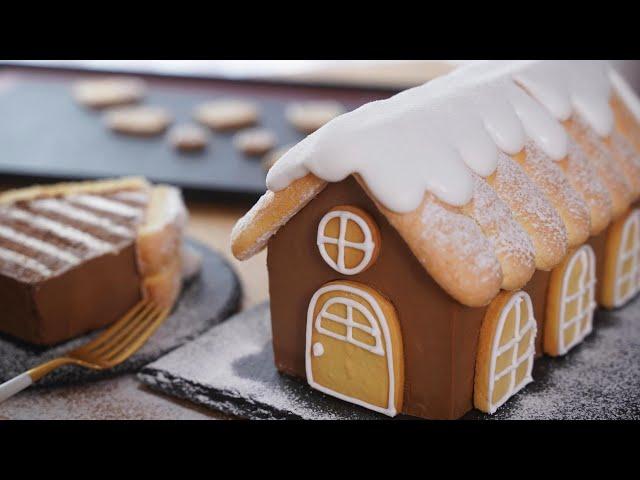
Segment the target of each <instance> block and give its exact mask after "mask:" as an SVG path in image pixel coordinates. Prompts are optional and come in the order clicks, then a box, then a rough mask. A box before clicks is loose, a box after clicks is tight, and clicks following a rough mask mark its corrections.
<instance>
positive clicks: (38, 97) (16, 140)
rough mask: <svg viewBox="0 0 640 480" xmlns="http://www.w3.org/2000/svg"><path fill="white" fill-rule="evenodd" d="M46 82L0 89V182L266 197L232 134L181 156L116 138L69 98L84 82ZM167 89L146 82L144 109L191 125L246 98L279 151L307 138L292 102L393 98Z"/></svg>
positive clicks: (254, 162) (210, 85)
mask: <svg viewBox="0 0 640 480" xmlns="http://www.w3.org/2000/svg"><path fill="white" fill-rule="evenodd" d="M1 72H2V71H1V70H0V73H1ZM42 75H43V77H42V79H41V78H40V77H38V76H37V75H36V76H35V77H27V79H22V77H18V78H17V80H15V81H13V82H11V83H10V84H8V85H7V86H5V87H4V88H2V89H0V112H2V114H1V115H0V145H2V152H1V153H0V176H4V177H8V178H9V179H11V180H15V179H20V178H25V179H31V181H33V180H38V181H39V180H60V179H71V180H73V179H86V178H100V177H114V176H124V175H144V176H146V177H147V178H149V179H150V180H152V181H154V182H167V183H171V184H174V185H177V186H179V187H182V188H183V189H185V190H187V193H190V192H198V193H202V192H204V193H205V194H206V193H210V194H211V193H216V194H222V195H225V194H226V195H236V196H243V197H247V198H249V197H251V198H253V197H256V196H258V195H261V194H262V193H264V190H265V177H266V172H265V171H264V169H263V167H262V166H261V163H260V157H248V156H245V155H244V154H242V153H241V152H239V151H238V150H237V149H236V148H235V147H234V146H233V142H232V138H233V132H230V133H219V132H213V131H211V137H210V142H209V145H208V148H207V149H205V150H204V151H202V152H178V151H176V150H175V149H174V148H173V147H172V146H171V145H170V144H169V143H168V142H167V140H166V138H165V135H157V136H154V137H133V136H127V135H122V134H118V133H114V132H111V131H110V130H109V129H108V128H106V127H105V125H104V124H103V119H102V113H101V112H99V111H94V110H91V109H87V108H84V107H82V106H80V105H78V104H77V103H76V102H75V101H74V100H73V98H72V96H71V84H72V82H73V80H75V79H77V78H80V77H83V76H87V75H83V74H82V73H75V74H73V75H70V74H67V77H63V78H62V79H60V78H57V77H56V78H55V79H54V80H55V81H54V80H51V79H49V78H48V76H46V75H45V74H42ZM0 80H1V78H0ZM168 82H169V80H161V79H156V80H155V81H154V80H149V81H148V85H149V92H148V95H147V97H146V98H145V100H144V102H142V103H143V104H145V105H159V106H163V107H165V108H167V109H168V110H169V111H170V112H171V114H172V115H173V117H174V124H176V123H183V122H193V119H192V114H193V111H194V109H195V107H196V106H197V105H198V104H199V103H201V102H203V101H207V100H212V99H216V98H221V97H225V98H228V97H239V98H246V99H249V100H251V101H254V102H256V103H257V105H258V106H259V108H260V111H261V119H260V122H259V125H260V126H264V127H267V128H269V129H271V130H273V131H274V132H275V134H276V136H277V138H278V145H288V144H293V143H297V142H299V141H300V140H302V138H304V135H302V134H301V133H299V132H297V131H296V130H295V129H294V128H293V127H292V126H290V125H289V124H288V122H287V120H286V119H285V117H284V110H285V108H286V105H287V104H288V103H289V102H290V101H292V100H300V99H311V98H313V99H318V98H321V99H322V98H324V99H332V98H336V99H338V100H340V101H341V102H342V103H344V105H345V107H347V108H348V109H353V108H356V107H358V106H360V105H362V104H363V103H366V102H368V101H370V100H375V99H378V98H384V97H387V96H390V95H391V93H380V92H377V93H374V92H369V93H367V92H364V93H363V92H357V91H351V90H344V89H343V90H340V89H318V88H316V89H313V88H305V87H294V86H291V87H289V88H286V87H283V86H279V87H278V86H268V85H260V84H255V85H253V84H243V83H242V82H231V81H226V82H225V81H221V80H218V81H215V82H214V81H211V82H205V81H200V82H199V83H198V84H197V85H196V86H194V85H193V82H194V80H191V83H189V81H187V80H184V82H183V83H180V82H177V81H174V82H173V83H168ZM176 82H177V83H176Z"/></svg>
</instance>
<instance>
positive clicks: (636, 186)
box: [609, 131, 640, 197]
mask: <svg viewBox="0 0 640 480" xmlns="http://www.w3.org/2000/svg"><path fill="white" fill-rule="evenodd" d="M609 145H610V146H611V150H612V151H613V153H614V155H615V156H616V157H617V158H618V161H619V162H620V166H621V168H622V171H623V172H624V174H625V177H626V178H627V180H628V182H629V186H630V187H631V189H632V191H633V195H634V197H637V196H638V195H639V194H640V155H638V153H637V152H636V150H635V148H633V146H632V145H631V143H630V142H629V140H627V139H626V137H625V136H624V135H622V134H621V133H619V132H617V131H614V132H613V133H612V134H611V137H610V143H609Z"/></svg>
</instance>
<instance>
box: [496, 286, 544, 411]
mask: <svg viewBox="0 0 640 480" xmlns="http://www.w3.org/2000/svg"><path fill="white" fill-rule="evenodd" d="M522 302H526V306H527V317H528V318H529V320H528V321H527V323H526V325H525V326H524V328H522V329H520V317H521V312H520V304H521V303H522ZM513 308H515V309H516V310H515V311H516V318H515V321H514V323H515V325H514V329H515V330H514V332H515V334H514V337H513V338H512V339H511V340H509V341H508V342H507V343H506V344H504V345H502V346H500V339H501V337H502V331H503V329H504V326H505V323H506V320H507V317H508V316H509V312H510V311H511V310H512V309H513ZM530 330H531V331H532V332H531V335H530V336H529V345H528V346H527V350H526V352H525V353H524V354H523V355H522V356H520V357H518V350H519V344H520V341H521V340H522V339H523V338H524V337H525V335H527V333H529V331H530ZM536 332H537V324H536V320H535V317H534V315H533V305H532V304H531V297H529V294H528V293H526V292H522V291H520V292H517V293H515V294H514V295H513V296H512V297H511V298H510V299H509V301H508V302H507V304H506V305H505V306H504V308H503V309H502V311H501V312H500V318H499V319H498V323H497V325H496V332H495V335H494V339H493V345H492V346H491V365H490V367H489V389H488V401H489V413H494V412H495V411H496V410H497V409H498V408H500V406H502V404H504V403H505V402H506V401H507V400H509V398H511V397H512V396H513V395H515V394H516V393H518V392H519V391H520V390H521V389H523V388H524V387H525V386H526V385H528V384H529V383H531V382H532V381H533V378H532V377H531V371H532V370H533V357H534V355H535V339H536ZM512 347H513V354H512V358H511V365H510V366H509V367H507V368H506V369H504V370H503V371H502V372H500V373H499V374H496V362H497V360H498V357H499V356H500V355H502V354H503V353H504V352H507V351H509V349H511V348H512ZM525 362H529V364H528V367H527V374H526V375H525V376H524V378H523V379H522V380H521V381H520V383H519V384H518V385H516V383H515V382H516V372H517V370H518V368H519V367H520V365H522V364H523V363H525ZM505 375H510V376H511V378H510V383H509V388H508V390H507V393H506V394H505V395H504V396H503V397H502V398H500V399H499V400H498V401H497V402H496V403H493V390H494V388H495V384H496V382H497V381H498V380H500V379H501V378H502V377H503V376H505Z"/></svg>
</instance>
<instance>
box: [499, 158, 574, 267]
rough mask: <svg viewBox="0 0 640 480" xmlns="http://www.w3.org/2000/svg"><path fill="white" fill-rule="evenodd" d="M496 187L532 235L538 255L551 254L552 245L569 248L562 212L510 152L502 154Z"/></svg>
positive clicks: (500, 195)
mask: <svg viewBox="0 0 640 480" xmlns="http://www.w3.org/2000/svg"><path fill="white" fill-rule="evenodd" d="M493 187H494V190H495V191H496V193H497V194H498V196H499V197H500V199H501V200H502V201H503V202H505V203H506V204H507V205H508V206H509V207H510V208H511V211H512V213H513V216H514V218H515V219H516V220H517V221H518V223H519V224H520V225H521V226H522V227H523V228H524V230H525V231H526V232H527V233H528V234H529V236H530V237H531V240H532V241H533V245H534V247H535V250H536V256H538V255H540V253H541V252H543V253H548V249H549V248H550V246H556V247H558V246H560V248H565V247H566V245H567V231H566V229H565V227H564V224H563V223H562V220H561V219H560V217H559V216H558V213H557V212H556V210H555V209H554V208H553V207H552V206H551V204H550V203H549V202H548V201H547V200H546V199H545V198H544V195H543V194H542V193H541V192H540V190H539V189H538V187H536V185H535V184H534V183H533V182H532V181H531V180H530V179H529V177H527V174H526V173H525V172H524V171H523V170H522V167H520V165H518V164H517V163H516V162H515V161H514V160H513V159H511V158H510V157H507V156H506V155H501V156H500V157H499V160H498V168H497V170H496V174H495V179H494V181H493Z"/></svg>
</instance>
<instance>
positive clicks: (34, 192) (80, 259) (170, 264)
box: [0, 178, 187, 345]
mask: <svg viewBox="0 0 640 480" xmlns="http://www.w3.org/2000/svg"><path fill="white" fill-rule="evenodd" d="M186 215H187V213H186V209H185V207H184V204H183V201H182V196H181V194H180V191H179V190H177V189H176V188H174V187H170V186H165V185H157V186H154V185H151V184H149V183H148V182H147V181H146V180H144V179H141V178H124V179H117V180H102V181H95V182H76V183H64V184H57V185H50V186H44V187H41V186H36V187H30V188H24V189H19V190H11V191H8V192H5V193H3V194H0V305H2V313H1V314H0V332H2V333H4V334H8V335H11V336H12V337H15V338H19V339H21V340H23V341H26V342H30V343H36V344H40V345H51V344H55V343H58V342H61V341H64V340H68V339H70V338H72V337H75V336H77V335H80V334H83V333H85V332H88V331H90V330H93V329H96V328H99V327H103V326H105V325H108V324H110V323H112V322H114V321H116V320H117V319H118V318H120V317H121V316H122V315H123V314H124V313H126V312H127V311H128V310H129V309H130V308H131V307H133V306H134V305H135V304H136V303H138V302H139V301H140V300H141V299H142V298H143V297H148V298H151V299H152V300H153V301H154V302H156V303H157V304H159V305H163V306H170V305H173V303H174V301H175V300H176V298H177V296H178V293H179V291H180V285H181V278H182V277H181V248H182V242H183V240H182V237H183V230H184V226H185V223H186Z"/></svg>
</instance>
